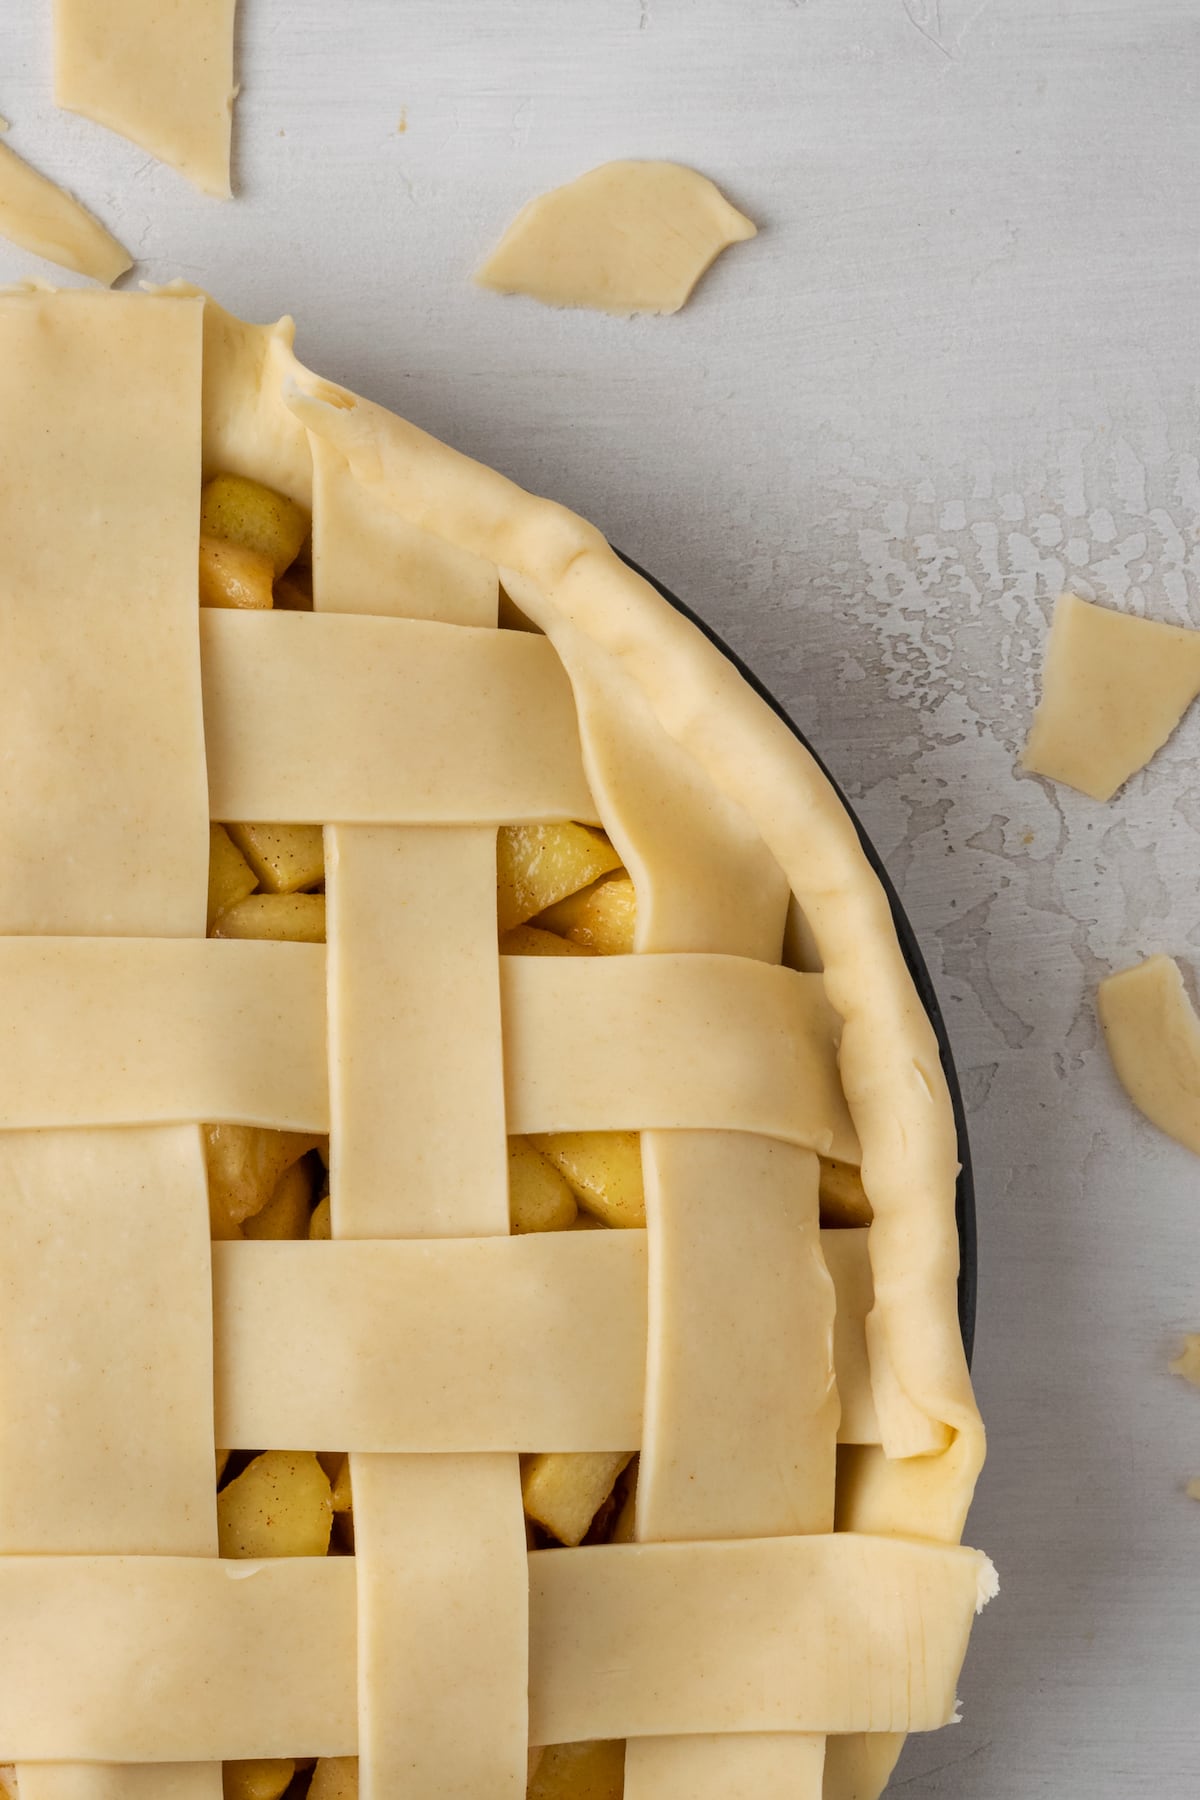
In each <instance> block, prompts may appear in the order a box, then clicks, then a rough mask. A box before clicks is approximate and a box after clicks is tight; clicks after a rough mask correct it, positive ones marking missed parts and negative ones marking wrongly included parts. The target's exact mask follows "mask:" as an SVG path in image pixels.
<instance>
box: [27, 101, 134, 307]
mask: <svg viewBox="0 0 1200 1800" xmlns="http://www.w3.org/2000/svg"><path fill="white" fill-rule="evenodd" d="M4 129H5V130H7V129H8V127H7V124H5V125H4ZM0 234H2V235H3V236H4V237H6V238H8V240H9V242H10V243H13V244H17V245H19V246H20V248H21V249H22V250H28V251H30V252H31V253H32V254H33V255H34V256H44V257H45V258H46V260H47V261H48V262H52V263H57V264H58V265H59V267H60V268H62V269H73V270H74V271H75V273H76V274H77V275H90V276H91V277H92V279H93V280H94V281H102V282H103V283H104V285H105V287H111V285H112V283H113V282H114V281H115V280H116V279H117V276H118V275H123V274H124V273H125V271H126V269H131V268H132V267H133V258H132V257H131V256H130V254H129V252H128V251H127V250H125V249H124V248H123V247H122V246H121V245H120V244H118V242H117V240H116V238H115V237H112V236H111V235H110V234H109V233H108V232H107V231H105V229H104V227H103V225H101V223H100V221H99V220H98V219H94V218H93V217H92V215H91V213H90V212H88V210H87V208H86V207H84V206H81V205H80V203H79V201H78V200H76V199H74V198H73V197H72V196H71V195H70V194H68V193H67V192H66V191H65V189H63V188H60V187H58V186H57V185H56V184H55V183H54V182H53V181H51V180H50V179H49V177H48V176H45V175H39V174H38V172H37V170H36V169H33V168H31V167H30V165H29V164H28V163H27V162H24V161H23V160H22V159H21V157H19V156H18V155H17V154H16V152H15V151H14V150H10V149H9V148H8V146H7V144H0Z"/></svg>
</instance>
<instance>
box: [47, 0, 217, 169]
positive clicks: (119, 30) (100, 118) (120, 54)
mask: <svg viewBox="0 0 1200 1800" xmlns="http://www.w3.org/2000/svg"><path fill="white" fill-rule="evenodd" d="M236 4H237V0H188V4H187V5H186V6H178V5H176V6H164V5H163V4H162V0H106V4H105V5H103V6H97V5H96V3H95V0H55V4H54V98H55V100H56V101H57V103H58V105H59V106H62V107H65V108H66V109H67V111H68V112H76V113H82V114H83V116H84V118H86V119H95V121H96V123H97V124H98V125H107V126H108V128H109V130H110V131H117V132H119V133H120V134H121V136H122V137H127V138H129V139H130V140H131V141H132V142H133V143H135V144H140V146H141V147H142V149H143V150H149V151H150V153H151V155H152V156H157V157H158V158H159V159H160V160H161V161H162V162H165V163H169V164H170V165H171V167H172V168H173V169H178V170H179V172H180V174H181V175H186V176H187V178H188V180H189V181H190V182H192V183H193V184H194V185H195V186H196V187H198V188H199V189H200V191H201V192H202V193H205V194H216V195H218V196H219V197H221V198H222V199H228V197H229V194H230V192H231V189H230V185H229V146H230V134H231V128H232V118H233V102H234V99H235V97H236V94H237V88H236V87H235V85H234V80H233V18H234V11H235V8H236Z"/></svg>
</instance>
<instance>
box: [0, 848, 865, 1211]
mask: <svg viewBox="0 0 1200 1800" xmlns="http://www.w3.org/2000/svg"><path fill="white" fill-rule="evenodd" d="M425 835H426V837H427V838H429V837H431V838H432V841H433V842H434V844H435V846H438V845H440V847H441V848H442V850H448V849H449V848H450V841H451V835H452V834H443V833H435V834H425ZM465 835H466V837H468V838H470V837H472V836H474V834H472V833H466V834H465ZM338 854H339V852H337V851H336V850H335V866H336V856H337V855H338ZM417 855H418V853H417V852H416V851H415V850H414V852H413V857H412V859H411V860H412V861H414V862H415V861H416V860H417ZM402 868H403V859H401V869H402ZM337 904H338V901H337V898H336V895H335V897H334V898H333V901H332V907H333V908H334V909H336V906H337ZM488 904H489V907H491V908H493V909H494V905H495V900H494V891H493V895H492V898H491V900H490V901H489V903H488ZM451 906H452V901H451V898H450V896H449V893H448V895H447V899H446V901H445V903H444V907H443V910H446V909H447V908H450V907H451ZM489 916H490V915H489ZM418 925H419V929H418V930H417V931H416V936H415V942H414V944H413V947H412V956H411V958H410V960H409V963H408V965H407V966H408V971H409V973H408V982H409V986H410V989H411V992H408V993H407V994H406V993H405V992H404V976H403V970H402V969H401V968H399V967H397V970H396V972H395V973H394V974H392V975H391V976H387V975H386V974H385V971H384V969H383V968H381V967H379V966H376V965H373V964H372V962H371V959H370V957H369V956H367V955H366V954H365V953H364V960H363V963H362V966H361V968H360V971H359V977H358V979H357V982H355V981H354V979H353V977H352V976H351V975H350V974H348V973H346V972H345V971H344V970H343V971H342V972H341V973H340V975H338V976H337V980H338V989H337V992H338V994H339V995H342V996H343V998H345V997H346V996H347V995H348V994H349V993H350V991H351V989H353V992H354V993H355V994H356V995H357V1000H356V1001H355V1002H354V1004H355V1005H357V1007H358V1008H359V1016H360V1018H361V1021H362V1023H363V1025H364V1027H365V1026H366V1025H367V1024H368V1023H370V1024H372V1025H373V1026H374V1027H375V1028H377V1029H380V1030H382V1029H383V1026H384V1024H385V1017H384V1014H385V1012H386V1009H387V1007H389V1006H390V1007H392V1009H393V1010H392V1013H391V1015H390V1018H391V1023H392V1024H393V1026H394V1029H395V1033H396V1036H395V1038H394V1040H393V1041H394V1043H395V1044H397V1045H400V1046H402V1048H403V1054H404V1055H405V1056H406V1057H411V1055H412V1054H413V1047H414V1045H415V1044H416V1043H417V1042H418V1041H419V1040H421V1038H422V1033H423V1032H434V1033H435V1034H436V1033H441V1032H442V1031H443V1029H444V1026H445V1024H446V1021H445V1020H442V1021H441V1023H440V1024H439V1019H438V1015H437V1008H436V1006H435V1005H434V1004H433V1002H432V1001H430V1000H427V1001H426V1002H425V1003H424V1004H425V1012H424V1014H423V1015H422V1014H421V1012H420V1003H419V1002H418V999H417V997H416V996H417V993H418V990H417V989H416V988H415V987H413V986H412V983H413V982H415V980H416V977H417V973H418V971H419V969H420V964H421V959H422V958H425V959H426V960H427V961H428V962H429V963H430V968H429V970H428V973H427V978H428V979H429V980H433V979H434V974H435V970H436V971H437V972H438V980H439V981H440V982H441V986H440V988H439V989H438V992H439V994H440V996H441V998H442V1000H443V1001H444V1002H445V1003H446V1004H450V1003H451V1000H452V997H453V995H454V994H458V995H459V996H460V1001H459V1004H460V1005H462V1006H465V1005H467V1004H469V1003H470V1002H471V1000H472V995H473V994H474V995H475V996H476V997H478V995H479V993H480V992H481V991H482V990H480V989H479V988H478V985H477V984H475V982H474V977H473V976H472V977H471V978H470V979H469V980H468V981H467V982H466V984H465V986H464V985H463V981H462V971H461V970H460V969H459V966H458V961H457V958H450V957H448V956H446V955H444V954H439V955H437V956H435V955H434V948H435V941H434V939H433V938H432V937H431V936H430V935H429V930H428V928H427V927H428V925H429V920H428V918H426V917H424V916H422V919H421V920H420V921H418ZM335 929H336V925H335ZM397 930H398V919H397V917H396V916H395V915H392V916H390V917H389V916H388V915H387V909H386V907H385V908H384V909H383V913H382V915H381V917H380V919H379V920H378V922H377V926H376V929H375V931H374V934H373V937H372V948H375V947H377V946H378V945H381V944H382V942H383V940H384V939H385V938H386V937H387V935H388V933H389V932H391V933H393V934H394V933H395V932H396V931H397ZM478 949H479V940H478V939H477V938H474V939H472V942H471V944H469V945H468V946H467V947H466V952H465V954H466V959H467V960H466V964H465V969H466V972H467V973H468V975H469V974H470V971H471V969H472V968H474V967H475V965H474V963H473V962H472V960H471V959H472V958H473V957H475V956H477V955H478ZM333 954H334V959H335V967H336V957H337V952H336V949H335V951H334V953H333ZM499 961H500V999H501V1003H502V1006H501V1010H502V1012H503V1020H504V1040H505V1041H504V1053H503V1060H504V1082H505V1086H506V1088H507V1096H508V1127H509V1129H510V1130H511V1131H514V1132H536V1131H558V1130H581V1131H588V1130H595V1131H605V1130H626V1129H636V1128H639V1127H643V1126H657V1127H661V1128H663V1129H668V1130H677V1129H683V1128H685V1127H689V1126H691V1127H696V1128H699V1129H714V1130H719V1129H731V1130H750V1131H760V1132H763V1133H765V1134H767V1135H769V1136H772V1137H778V1138H781V1139H784V1140H785V1141H789V1142H794V1143H799V1144H805V1145H810V1146H812V1147H815V1148H819V1149H822V1150H826V1149H831V1150H832V1154H834V1155H838V1156H841V1157H842V1158H844V1159H845V1160H849V1161H854V1160H856V1158H857V1155H858V1146H857V1141H856V1139H855V1138H854V1135H853V1130H852V1127H851V1126H850V1124H849V1121H848V1119H847V1118H846V1116H845V1114H844V1111H843V1112H842V1115H841V1118H840V1120H839V1118H838V1112H839V1108H838V1100H837V1072H836V1062H835V1050H834V1041H833V1035H832V1032H833V1027H834V1026H835V1023H836V1021H835V1020H834V1018H833V1015H832V1013H831V1012H830V1009H829V1008H828V1006H827V1004H826V1003H825V1001H824V998H823V995H822V992H821V979H820V977H819V976H816V975H797V974H795V973H793V971H791V970H790V969H778V968H769V967H768V966H766V965H765V964H762V963H755V962H751V961H749V960H748V959H745V958H742V957H720V956H714V957H701V956H681V957H674V956H629V957H603V958H601V957H597V958H594V959H592V958H583V957H579V958H569V959H568V958H566V957H562V958H557V957H556V958H550V957H538V958H535V957H502V958H500V959H499ZM493 966H494V964H493ZM325 970H326V952H325V951H324V950H323V949H322V948H321V946H320V945H316V944H278V943H266V942H257V941H253V940H239V939H227V940H222V939H208V940H203V939H189V940H183V941H175V940H169V939H129V938H24V937H20V938H0V990H2V991H3V993H4V998H5V1008H4V1014H3V1017H2V1018H0V1129H19V1128H30V1127H35V1126H39V1127H45V1126H54V1125H120V1124H129V1123H132V1122H135V1121H136V1122H151V1123H155V1122H163V1121H169V1120H180V1119H220V1120H228V1121H231V1122H242V1123H247V1124H255V1125H266V1126H273V1127H277V1128H279V1129H294V1130H305V1131H326V1130H328V1129H329V1077H328V1071H327V1067H326V1057H325V1038H326V997H325V991H324V987H325ZM481 973H482V972H481ZM389 980H390V981H391V983H392V984H393V985H392V986H391V988H389V987H388V982H389ZM397 982H399V987H397V986H396V985H395V984H396V983H397ZM447 983H449V984H451V985H447ZM372 985H373V986H374V990H375V991H374V993H372V991H371V989H372ZM401 1001H402V1002H403V1004H401ZM493 1001H494V994H493ZM492 1010H493V1015H494V1016H496V1017H497V1018H498V1015H497V1014H496V1012H495V1007H494V1004H493V1008H492ZM580 1018H586V1019H587V1020H588V1022H589V1030H588V1031H587V1032H583V1033H581V1032H580V1031H579V1029H578V1026H577V1024H576V1021H577V1020H578V1019H580ZM459 1022H460V1023H461V1019H460V1021H459ZM433 1042H434V1039H431V1038H427V1039H426V1041H425V1042H424V1043H423V1046H422V1053H423V1054H426V1055H428V1054H430V1052H431V1046H432V1044H433ZM443 1049H444V1053H445V1054H449V1044H448V1043H447V1044H446V1045H444V1046H443ZM371 1054H372V1055H373V1057H374V1058H375V1059H376V1060H375V1063H374V1070H373V1072H372V1070H370V1069H368V1068H366V1067H365V1066H364V1058H365V1057H366V1055H367V1051H366V1050H364V1049H361V1048H360V1049H358V1050H354V1051H349V1050H348V1052H347V1055H346V1058H345V1059H344V1069H345V1070H346V1071H351V1072H353V1073H354V1074H355V1077H356V1081H355V1083H347V1085H346V1088H345V1092H346V1093H347V1094H349V1093H350V1092H351V1090H352V1087H357V1083H358V1081H359V1080H361V1084H362V1085H361V1088H359V1089H358V1091H357V1096H356V1099H355V1104H356V1105H362V1106H363V1107H369V1109H370V1115H371V1118H372V1119H373V1120H375V1122H376V1123H377V1124H381V1123H382V1122H383V1121H384V1120H386V1118H387V1116H388V1113H389V1111H391V1112H393V1113H394V1112H395V1110H396V1107H397V1105H398V1103H399V1102H400V1101H401V1100H403V1101H404V1103H405V1105H406V1106H407V1108H408V1111H407V1113H406V1115H405V1116H406V1117H407V1118H408V1120H409V1122H410V1124H412V1123H413V1122H414V1121H415V1120H416V1119H418V1118H420V1119H421V1120H422V1121H423V1125H422V1134H423V1137H424V1142H425V1144H426V1150H425V1152H424V1156H423V1157H422V1155H420V1154H418V1146H417V1141H416V1140H414V1139H413V1138H412V1137H411V1136H410V1137H405V1136H404V1134H403V1133H400V1134H398V1140H397V1146H396V1150H397V1159H396V1163H395V1169H396V1170H397V1171H399V1173H398V1174H397V1175H395V1177H394V1179H393V1180H392V1181H391V1183H390V1185H389V1184H388V1176H387V1163H386V1159H385V1158H384V1157H383V1152H382V1150H381V1149H380V1148H379V1146H378V1144H374V1145H367V1146H364V1147H363V1148H362V1149H361V1150H358V1151H354V1150H347V1149H344V1148H342V1147H340V1146H335V1147H334V1150H333V1155H334V1158H335V1159H337V1158H339V1157H347V1158H349V1164H348V1168H349V1171H350V1174H351V1178H352V1180H353V1184H354V1192H355V1194H356V1196H357V1197H358V1198H357V1199H356V1202H355V1204H356V1205H359V1206H360V1207H361V1208H362V1209H364V1210H363V1211H362V1226H361V1230H359V1231H356V1232H355V1234H354V1235H362V1236H377V1235H380V1224H379V1217H380V1214H379V1211H378V1210H375V1211H371V1210H369V1209H371V1208H375V1209H379V1208H383V1209H384V1210H385V1212H386V1209H388V1208H392V1209H394V1208H395V1207H396V1206H397V1205H398V1204H399V1203H400V1199H401V1195H400V1191H399V1190H400V1189H401V1188H403V1190H404V1192H403V1204H404V1205H405V1206H407V1207H409V1208H411V1213H410V1228H411V1229H413V1230H415V1228H416V1225H417V1223H418V1222H420V1230H421V1235H424V1234H425V1233H426V1232H429V1231H431V1230H433V1231H436V1232H437V1233H438V1234H439V1235H443V1236H453V1235H459V1234H460V1233H461V1232H462V1231H463V1230H464V1229H465V1228H466V1223H467V1222H466V1221H465V1220H460V1221H459V1222H458V1223H456V1220H455V1216H454V1209H453V1207H452V1206H451V1204H450V1196H452V1195H453V1194H455V1193H457V1194H458V1195H459V1196H460V1197H463V1198H464V1200H465V1197H466V1196H467V1195H468V1194H469V1193H472V1192H473V1193H474V1194H475V1200H474V1201H473V1202H472V1204H483V1203H484V1201H483V1199H482V1198H481V1196H480V1190H479V1188H478V1186H477V1185H476V1181H477V1174H478V1170H477V1168H475V1167H474V1166H473V1165H472V1164H471V1163H470V1162H467V1161H464V1162H463V1163H462V1176H461V1178H459V1177H456V1176H454V1175H453V1174H447V1172H446V1171H445V1170H443V1169H441V1168H439V1166H438V1165H437V1163H436V1162H435V1161H434V1159H433V1156H432V1152H431V1149H430V1146H432V1145H433V1143H434V1141H435V1134H436V1136H437V1141H439V1142H443V1143H444V1142H452V1141H453V1135H454V1114H453V1110H452V1103H453V1092H454V1090H453V1083H452V1082H448V1083H447V1084H446V1085H447V1086H448V1089H449V1092H448V1093H447V1094H444V1095H443V1096H442V1097H441V1098H440V1099H439V1101H438V1102H437V1103H436V1105H435V1103H434V1102H433V1101H432V1100H431V1099H430V1092H431V1084H430V1081H429V1079H428V1075H427V1072H423V1071H422V1069H421V1066H420V1063H419V1062H418V1064H417V1065H416V1066H415V1067H414V1070H413V1074H412V1079H411V1083H410V1086H409V1088H408V1089H407V1090H406V1092H405V1093H404V1094H402V1095H399V1096H398V1095H396V1094H395V1093H394V1092H393V1091H392V1090H391V1089H390V1088H389V1086H388V1083H389V1082H390V1081H392V1080H394V1076H393V1075H391V1074H389V1070H394V1069H395V1068H397V1067H400V1066H402V1065H400V1064H397V1063H395V1062H390V1063H389V1060H388V1057H387V1054H386V1052H385V1049H384V1047H383V1046H382V1044H380V1045H378V1046H377V1048H376V1049H375V1050H374V1051H373V1052H371ZM455 1054H456V1055H458V1056H459V1057H460V1059H461V1052H456V1053H455ZM473 1054H474V1055H476V1056H478V1055H479V1048H478V1046H477V1047H476V1050H475V1051H474V1052H473ZM492 1058H493V1074H494V1084H495V1086H496V1091H497V1097H496V1098H495V1099H494V1101H493V1102H492V1104H493V1107H494V1118H493V1126H494V1134H493V1135H494V1139H495V1141H499V1139H500V1138H502V1136H503V1132H502V1131H501V1130H500V1123H501V1115H500V1108H499V1099H498V1083H499V1079H500V1051H499V1045H498V1043H497V1044H494V1045H493V1049H492ZM337 1060H338V1062H339V1064H341V1063H343V1059H342V1058H340V1057H339V1058H338V1059H337ZM456 1067H457V1068H458V1069H459V1076H458V1079H463V1078H464V1077H463V1074H462V1069H461V1060H460V1062H459V1063H458V1064H456ZM481 1067H486V1058H485V1060H484V1063H483V1064H482V1065H481ZM422 1108H424V1110H422ZM473 1116H475V1117H476V1123H477V1125H478V1118H477V1115H473ZM830 1119H832V1120H833V1121H834V1127H833V1130H832V1131H831V1130H830V1125H829V1121H830ZM485 1140H486V1133H484V1132H483V1131H482V1129H481V1128H480V1129H476V1128H474V1127H473V1129H472V1132H471V1134H470V1135H469V1137H468V1139H467V1141H466V1142H465V1143H463V1144H462V1145H461V1146H460V1149H459V1155H460V1157H461V1158H468V1157H470V1156H472V1155H473V1154H476V1153H477V1151H478V1147H479V1145H480V1144H482V1143H483V1142H485ZM497 1179H498V1178H497ZM492 1188H493V1192H492V1197H491V1199H490V1200H489V1201H487V1202H486V1203H487V1204H488V1205H490V1206H491V1208H492V1213H491V1215H490V1216H491V1217H493V1218H494V1220H495V1221H496V1223H497V1224H501V1223H505V1222H506V1220H507V1213H506V1211H505V1209H504V1204H503V1197H502V1196H503V1189H502V1188H497V1187H496V1184H495V1183H493V1184H492ZM385 1189H386V1191H385ZM498 1196H499V1197H498ZM339 1204H341V1202H340V1201H339V1200H338V1199H335V1201H334V1206H335V1208H337V1207H338V1206H339ZM397 1216H399V1215H397ZM471 1229H474V1226H473V1225H472V1226H471ZM341 1230H342V1227H339V1231H341Z"/></svg>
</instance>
